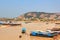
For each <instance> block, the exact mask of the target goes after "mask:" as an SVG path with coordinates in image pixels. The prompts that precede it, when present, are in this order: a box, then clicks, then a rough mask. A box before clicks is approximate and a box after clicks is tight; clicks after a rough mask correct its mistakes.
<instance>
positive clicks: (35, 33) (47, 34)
mask: <svg viewBox="0 0 60 40" xmlns="http://www.w3.org/2000/svg"><path fill="white" fill-rule="evenodd" d="M30 35H31V36H42V37H54V36H55V35H57V33H56V32H47V31H46V32H44V31H32V32H31V33H30Z"/></svg>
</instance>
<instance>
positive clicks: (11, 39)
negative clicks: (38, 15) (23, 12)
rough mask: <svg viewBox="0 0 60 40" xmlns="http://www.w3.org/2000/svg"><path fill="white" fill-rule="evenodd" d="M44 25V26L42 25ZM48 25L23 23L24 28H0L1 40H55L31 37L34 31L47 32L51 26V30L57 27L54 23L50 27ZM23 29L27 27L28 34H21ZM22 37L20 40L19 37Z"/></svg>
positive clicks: (59, 36)
mask: <svg viewBox="0 0 60 40" xmlns="http://www.w3.org/2000/svg"><path fill="white" fill-rule="evenodd" d="M42 24H43V25H42ZM47 26H49V24H48V25H46V24H45V23H27V24H26V23H22V26H7V25H5V27H3V25H2V27H1V28H0V40H53V38H47V37H36V36H30V35H29V34H30V32H31V31H33V30H43V31H45V30H47V29H48V28H49V27H50V26H52V27H50V28H53V27H54V26H55V24H54V23H52V24H51V23H50V26H49V27H47ZM23 27H26V29H27V31H26V34H22V33H21V29H22V28H23ZM20 35H21V36H22V37H21V38H19V36H20ZM59 38H60V35H58V39H59ZM59 40H60V39H59Z"/></svg>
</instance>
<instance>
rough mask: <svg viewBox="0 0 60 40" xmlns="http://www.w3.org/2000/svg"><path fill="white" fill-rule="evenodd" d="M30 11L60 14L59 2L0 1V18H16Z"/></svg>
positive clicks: (31, 0) (59, 0) (32, 0)
mask: <svg viewBox="0 0 60 40" xmlns="http://www.w3.org/2000/svg"><path fill="white" fill-rule="evenodd" d="M31 11H32V12H60V0H0V17H17V16H19V15H21V14H24V13H26V12H31Z"/></svg>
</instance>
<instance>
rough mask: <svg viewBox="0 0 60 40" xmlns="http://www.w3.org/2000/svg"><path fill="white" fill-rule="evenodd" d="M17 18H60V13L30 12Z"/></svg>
mask: <svg viewBox="0 0 60 40" xmlns="http://www.w3.org/2000/svg"><path fill="white" fill-rule="evenodd" d="M17 18H25V19H33V18H38V19H52V20H53V19H56V20H60V13H46V12H28V13H25V14H24V15H21V16H18V17H17Z"/></svg>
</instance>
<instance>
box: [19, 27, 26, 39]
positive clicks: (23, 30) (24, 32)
mask: <svg viewBox="0 0 60 40" xmlns="http://www.w3.org/2000/svg"><path fill="white" fill-rule="evenodd" d="M21 33H22V34H26V28H22V32H21ZM21 37H22V36H21V35H20V36H19V38H21Z"/></svg>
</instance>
